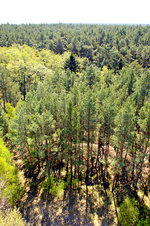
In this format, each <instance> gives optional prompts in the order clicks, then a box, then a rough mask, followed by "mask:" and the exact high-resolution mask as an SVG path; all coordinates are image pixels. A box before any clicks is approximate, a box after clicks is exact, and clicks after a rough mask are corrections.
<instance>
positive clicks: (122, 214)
mask: <svg viewBox="0 0 150 226" xmlns="http://www.w3.org/2000/svg"><path fill="white" fill-rule="evenodd" d="M138 218H139V210H138V208H137V202H136V201H135V199H131V198H129V197H126V198H125V199H124V201H123V203H122V204H121V205H120V210H119V216H118V224H119V225H122V226H126V225H131V226H132V225H135V224H136V222H137V221H138Z"/></svg>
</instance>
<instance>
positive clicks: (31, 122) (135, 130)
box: [0, 24, 150, 225]
mask: <svg viewBox="0 0 150 226" xmlns="http://www.w3.org/2000/svg"><path fill="white" fill-rule="evenodd" d="M149 37H150V28H149V26H104V25H63V24H57V25H47V24H45V25H44V24H43V25H9V24H7V25H0V45H1V47H0V136H1V137H2V138H3V140H4V142H5V145H6V146H8V147H9V149H10V150H11V152H14V153H16V157H15V156H14V158H17V159H19V160H21V166H20V168H21V170H23V173H24V176H25V178H26V180H27V182H28V186H27V187H29V188H30V191H31V194H32V192H33V193H34V195H35V194H36V193H38V192H39V193H40V195H41V193H42V192H43V195H44V194H47V196H46V195H45V196H46V199H48V197H51V199H53V198H54V197H55V196H57V195H58V194H62V192H64V193H63V194H64V199H65V197H66V195H67V192H68V193H69V196H68V197H69V200H70V197H71V196H70V194H73V192H74V191H75V192H76V191H77V190H78V191H80V189H81V190H82V188H83V186H85V187H86V192H85V194H86V210H85V212H86V215H87V214H88V211H89V213H90V211H91V212H92V210H89V206H90V205H91V204H90V202H91V200H90V197H91V195H92V194H91V195H88V189H89V188H90V187H91V186H92V188H93V189H94V186H97V188H96V189H97V191H98V192H99V198H100V197H102V196H104V197H105V198H107V200H105V201H106V203H107V207H108V203H109V202H110V203H113V205H114V206H115V211H116V216H118V222H119V224H121V225H125V224H126V222H131V224H132V225H134V224H135V223H138V221H139V222H142V221H143V222H148V217H147V216H148V214H147V212H145V214H142V213H141V208H145V207H143V206H144V204H145V205H146V202H145V200H146V197H148V195H149V191H148V186H149V175H148V173H147V172H148V167H149V161H150V159H149V158H150V155H149V150H150V149H149V148H150V69H149V67H150V62H149V60H150V58H149V57H150V52H149V51H150V48H149V47H150V43H149V40H150V39H149ZM4 142H3V141H2V140H1V146H0V148H1V150H0V151H1V152H0V163H1V167H0V175H3V177H1V178H2V181H6V183H5V186H6V191H7V190H8V191H10V189H11V188H12V193H13V191H14V187H15V186H18V183H19V182H18V179H17V173H15V172H16V171H15V168H14V166H13V165H12V163H11V154H10V152H9V151H8V149H7V148H6V146H5V145H4ZM10 178H11V179H10ZM7 179H8V181H7ZM15 181H16V182H15ZM15 183H17V185H15ZM100 187H103V189H102V188H101V189H102V190H101V191H100ZM25 189H27V188H25ZM4 192H5V189H4ZM75 194H76V193H75ZM79 194H80V192H79ZM93 194H94V193H93ZM140 194H142V195H140ZM83 196H84V195H83ZM10 198H11V199H12V196H10ZM108 198H109V199H110V201H109V200H108ZM135 200H136V201H135ZM70 202H71V201H70ZM93 205H96V204H93ZM126 206H128V207H129V208H128V209H129V211H130V210H131V218H132V219H128V218H127V217H126V219H124V221H122V220H121V219H122V218H123V216H124V214H125V216H127V215H128V213H127V212H126V211H127V210H126ZM91 208H92V207H91ZM93 208H94V207H93ZM119 208H120V212H119V213H118V210H119ZM93 211H94V210H93ZM95 211H96V213H97V212H98V209H97V210H95ZM134 211H135V212H136V214H133V212H134ZM120 222H121V223H120ZM123 222H125V223H123ZM32 223H33V222H32Z"/></svg>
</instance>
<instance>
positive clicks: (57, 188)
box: [42, 176, 65, 196]
mask: <svg viewBox="0 0 150 226" xmlns="http://www.w3.org/2000/svg"><path fill="white" fill-rule="evenodd" d="M42 187H43V188H44V189H45V190H47V191H48V192H50V194H51V195H53V196H59V194H60V193H61V192H62V191H63V190H64V187H65V183H64V181H57V179H56V178H55V177H53V176H49V177H48V178H47V180H45V181H44V182H43V183H42Z"/></svg>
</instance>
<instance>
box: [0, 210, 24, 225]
mask: <svg viewBox="0 0 150 226" xmlns="http://www.w3.org/2000/svg"><path fill="white" fill-rule="evenodd" d="M0 225H3V226H12V225H16V226H25V225H26V224H25V221H24V219H23V218H22V216H21V213H20V212H19V210H18V209H17V208H14V209H13V210H11V209H8V210H7V212H6V213H5V214H4V213H2V212H1V211H0Z"/></svg>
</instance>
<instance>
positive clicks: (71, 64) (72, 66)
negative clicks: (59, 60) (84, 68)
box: [64, 53, 78, 72]
mask: <svg viewBox="0 0 150 226" xmlns="http://www.w3.org/2000/svg"><path fill="white" fill-rule="evenodd" d="M64 68H65V69H68V68H69V70H70V71H71V72H76V71H77V69H78V62H77V61H76V59H75V57H74V55H73V54H72V53H71V55H70V57H69V59H68V60H66V62H65V66H64Z"/></svg>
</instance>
